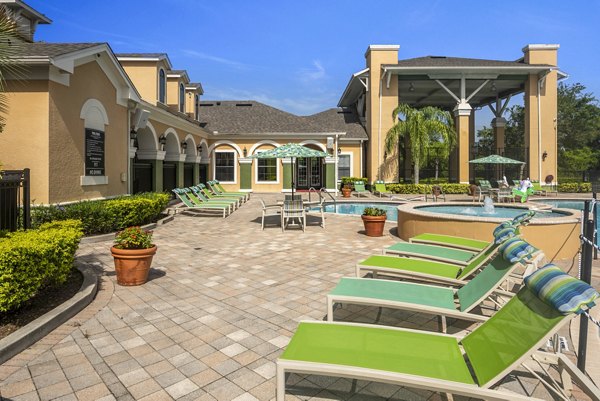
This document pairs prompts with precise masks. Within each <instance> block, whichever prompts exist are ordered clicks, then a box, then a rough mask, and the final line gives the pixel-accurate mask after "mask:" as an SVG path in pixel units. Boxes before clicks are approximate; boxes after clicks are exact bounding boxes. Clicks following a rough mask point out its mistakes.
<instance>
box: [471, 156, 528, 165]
mask: <svg viewBox="0 0 600 401" xmlns="http://www.w3.org/2000/svg"><path fill="white" fill-rule="evenodd" d="M469 163H478V164H525V162H520V161H518V160H514V159H509V158H508V157H504V156H500V155H489V156H486V157H482V158H481V159H475V160H471V161H469Z"/></svg>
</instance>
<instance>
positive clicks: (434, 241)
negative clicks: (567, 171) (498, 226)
mask: <svg viewBox="0 0 600 401" xmlns="http://www.w3.org/2000/svg"><path fill="white" fill-rule="evenodd" d="M525 216H526V217H525ZM533 216H535V212H534V213H531V212H525V213H523V214H520V215H518V216H516V217H515V218H513V219H512V224H513V225H514V226H515V227H519V226H521V225H527V224H529V221H530V220H531V219H532V218H533ZM502 224H504V223H502ZM408 241H409V242H410V243H417V244H428V245H440V246H446V247H450V248H458V249H464V250H467V251H473V252H480V251H481V250H483V249H484V248H486V247H487V246H489V245H490V242H488V241H481V240H476V239H472V238H465V237H458V236H454V235H444V234H432V233H423V234H419V235H415V236H414V237H412V238H409V239H408Z"/></svg>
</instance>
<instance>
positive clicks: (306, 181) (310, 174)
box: [296, 157, 323, 189]
mask: <svg viewBox="0 0 600 401" xmlns="http://www.w3.org/2000/svg"><path fill="white" fill-rule="evenodd" d="M322 173H323V162H322V158H320V157H310V158H308V157H299V158H298V159H297V160H296V179H297V183H296V188H298V189H309V188H311V187H312V188H315V189H320V188H321V187H322V186H323V179H322Z"/></svg>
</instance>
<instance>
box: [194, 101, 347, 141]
mask: <svg viewBox="0 0 600 401" xmlns="http://www.w3.org/2000/svg"><path fill="white" fill-rule="evenodd" d="M200 122H201V125H202V126H203V127H205V128H206V129H207V130H209V131H211V132H217V133H218V134H219V135H221V134H222V135H242V134H243V135H253V134H257V135H264V134H294V133H315V134H319V133H333V132H346V130H341V129H337V128H336V127H335V126H334V125H333V124H327V125H322V124H319V123H318V121H315V120H313V119H311V117H310V116H309V117H301V116H297V115H295V114H291V113H288V112H286V111H283V110H279V109H276V108H274V107H271V106H268V105H266V104H264V103H260V102H257V101H254V100H226V101H225V100H213V101H206V100H204V101H201V102H200Z"/></svg>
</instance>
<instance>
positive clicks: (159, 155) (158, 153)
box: [137, 149, 167, 160]
mask: <svg viewBox="0 0 600 401" xmlns="http://www.w3.org/2000/svg"><path fill="white" fill-rule="evenodd" d="M166 155H167V152H165V151H164V150H147V149H138V150H137V157H138V159H140V160H165V156H166Z"/></svg>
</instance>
